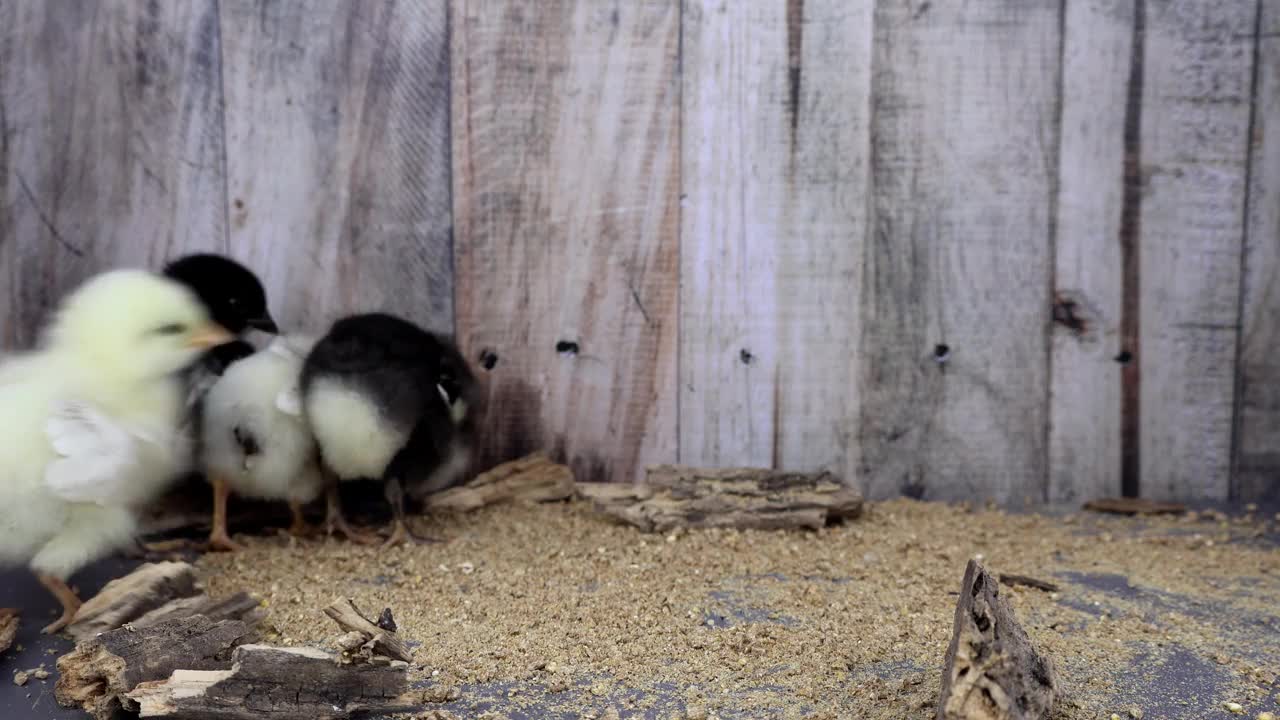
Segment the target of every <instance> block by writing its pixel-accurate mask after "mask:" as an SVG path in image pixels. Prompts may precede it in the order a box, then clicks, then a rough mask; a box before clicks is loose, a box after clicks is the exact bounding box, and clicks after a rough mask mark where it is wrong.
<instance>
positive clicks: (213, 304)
mask: <svg viewBox="0 0 1280 720" xmlns="http://www.w3.org/2000/svg"><path fill="white" fill-rule="evenodd" d="M163 273H164V275H165V277H168V278H170V279H172V280H175V281H177V282H179V283H182V284H183V285H185V286H187V287H188V288H189V289H190V290H191V291H192V292H193V293H195V294H196V297H198V298H199V299H200V302H201V303H203V304H204V306H205V309H206V310H207V311H208V312H209V315H210V316H211V317H212V318H213V321H214V322H216V323H217V324H218V325H220V326H222V327H224V328H226V329H227V330H229V331H230V332H231V333H233V334H235V335H236V336H243V335H244V333H245V332H247V331H248V330H249V329H251V328H252V329H256V330H261V331H263V332H267V333H271V334H276V333H278V332H279V328H278V327H277V326H276V322H275V320H274V319H272V317H271V312H270V310H269V309H268V307H267V292H266V290H265V289H263V287H262V281H260V280H259V279H258V276H257V275H255V274H254V273H253V271H252V270H250V269H249V268H247V267H245V266H244V265H241V264H240V263H238V262H236V261H235V260H232V259H231V258H229V257H226V256H223V255H216V254H213V253H194V254H191V255H184V256H182V257H180V258H178V259H176V260H173V261H172V262H170V263H169V264H168V265H166V266H165V267H164V270H163ZM254 350H255V348H254V347H253V345H251V344H249V343H248V342H245V341H244V340H235V341H233V342H230V343H226V344H223V345H220V346H218V347H216V348H213V349H211V350H210V351H209V352H207V353H205V354H204V355H203V356H201V357H200V358H199V359H198V360H197V361H196V362H194V363H192V364H191V366H190V367H189V368H187V369H186V371H185V372H184V380H183V382H184V385H185V387H186V410H185V412H184V418H183V423H182V433H183V435H184V436H185V437H187V438H189V445H188V447H189V450H188V451H187V452H186V453H184V454H185V456H186V458H187V462H186V463H185V467H184V469H186V470H192V469H195V468H197V467H198V466H199V458H200V455H201V449H200V438H201V437H202V435H203V433H202V431H201V428H200V419H201V417H203V412H202V410H201V403H202V402H203V400H204V397H205V394H206V393H208V391H209V388H211V387H213V384H214V383H215V382H217V380H218V378H219V377H220V376H221V375H222V373H223V372H225V371H226V369H227V368H228V367H229V366H230V365H231V364H232V363H235V362H237V361H238V360H242V359H244V358H247V357H249V356H250V355H252V354H253V353H254Z"/></svg>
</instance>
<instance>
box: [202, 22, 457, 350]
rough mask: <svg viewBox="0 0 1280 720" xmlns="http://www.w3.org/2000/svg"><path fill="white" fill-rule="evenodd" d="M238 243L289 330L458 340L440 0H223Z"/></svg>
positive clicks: (445, 38) (234, 240)
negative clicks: (331, 327)
mask: <svg viewBox="0 0 1280 720" xmlns="http://www.w3.org/2000/svg"><path fill="white" fill-rule="evenodd" d="M222 35H223V38H224V41H223V83H224V85H225V89H226V101H227V111H226V126H227V177H228V196H229V203H230V204H229V207H228V216H229V218H230V235H231V248H232V250H233V251H234V252H235V254H236V255H237V256H239V257H241V258H242V259H244V260H246V261H248V262H249V263H250V264H251V265H252V266H253V267H254V268H255V269H257V270H258V271H259V272H260V273H261V274H262V275H263V278H264V281H265V282H266V284H267V286H268V292H270V293H271V295H272V298H273V300H272V305H273V307H275V308H278V312H279V315H280V317H281V319H282V321H283V322H284V323H286V324H287V325H296V326H301V327H304V328H309V329H312V330H323V329H324V328H325V327H326V326H327V324H328V323H329V322H330V321H331V320H332V319H333V317H334V316H335V315H339V314H342V313H347V312H355V311H369V310H388V311H392V312H395V313H397V314H399V315H402V316H405V317H407V318H409V319H411V320H414V321H417V322H419V323H422V324H424V325H426V326H428V327H430V328H433V329H437V330H443V331H452V328H453V285H452V254H451V253H452V250H451V232H450V228H451V224H452V220H451V216H450V212H451V209H450V205H451V203H450V183H449V152H450V147H449V44H448V43H449V33H448V6H447V0H394V1H388V2H341V3H334V2H328V1H327V0H298V1H291V2H261V1H260V0H222Z"/></svg>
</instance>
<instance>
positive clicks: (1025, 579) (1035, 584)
mask: <svg viewBox="0 0 1280 720" xmlns="http://www.w3.org/2000/svg"><path fill="white" fill-rule="evenodd" d="M1000 582H1002V583H1004V584H1005V585H1024V586H1026V587H1030V588H1035V589H1037V590H1044V591H1045V592H1058V586H1057V585H1056V584H1055V583H1051V582H1049V581H1048V580H1041V579H1039V578H1033V577H1031V576H1030V575H1013V574H1010V573H1000Z"/></svg>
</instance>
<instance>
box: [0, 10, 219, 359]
mask: <svg viewBox="0 0 1280 720" xmlns="http://www.w3.org/2000/svg"><path fill="white" fill-rule="evenodd" d="M221 103H222V95H221V87H220V85H219V81H218V21H217V3H216V1H215V0H193V1H192V2H182V3H162V2H159V1H158V0H151V1H150V2H145V3H144V2H131V1H128V0H104V1H103V2H76V1H74V0H47V1H44V0H5V1H4V2H0V267H3V273H4V277H5V289H4V291H3V292H2V293H0V343H2V344H3V345H4V346H5V347H15V346H19V347H21V346H29V345H30V344H31V343H32V342H33V341H34V339H35V337H34V333H35V331H36V330H37V328H38V326H39V324H40V322H41V321H42V319H43V317H44V315H45V313H46V311H47V310H48V309H49V308H50V306H51V305H53V304H54V303H56V302H57V300H58V299H59V298H60V297H61V295H62V293H63V292H65V291H66V290H68V289H69V288H70V287H71V286H73V285H75V284H77V283H79V282H80V281H81V280H82V279H84V278H85V277H87V276H88V275H90V274H93V273H95V272H98V271H100V270H103V269H105V268H109V267H113V266H120V265H133V266H146V267H158V266H159V265H160V264H161V263H162V262H163V261H164V260H165V259H166V258H167V257H171V256H172V255H175V254H177V253H180V252H185V251H188V250H194V249H209V250H223V249H225V247H226V245H225V236H224V227H223V225H224V223H223V218H224V215H223V211H222V208H223V197H224V185H223V171H222V159H223V152H222V122H221V119H222V114H221V108H222V105H221Z"/></svg>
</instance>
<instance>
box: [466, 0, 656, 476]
mask: <svg viewBox="0 0 1280 720" xmlns="http://www.w3.org/2000/svg"><path fill="white" fill-rule="evenodd" d="M453 19H454V33H453V78H454V114H453V117H454V123H453V126H454V135H453V137H454V154H453V156H454V158H455V165H454V197H455V205H454V208H455V211H454V212H455V217H456V222H457V227H456V236H455V237H456V243H455V245H456V248H457V262H456V272H457V277H456V281H457V287H458V291H457V323H458V335H459V338H460V339H461V341H462V347H463V348H464V350H465V352H466V353H467V354H468V355H469V356H470V357H473V358H479V357H480V356H481V355H484V357H485V358H486V359H487V360H488V361H489V362H488V363H485V364H486V365H487V364H490V363H492V368H491V369H490V370H489V371H488V372H487V373H484V374H485V375H486V376H487V378H486V379H487V381H488V382H487V386H488V403H487V407H488V410H489V411H490V422H489V423H488V424H487V427H488V428H489V431H488V433H487V435H486V437H485V440H484V453H483V454H484V455H485V457H486V459H487V461H488V462H492V461H495V460H499V459H504V458H507V457H510V456H513V455H518V454H520V453H524V452H528V451H530V450H533V449H536V448H544V447H549V448H552V449H554V450H555V451H556V452H557V454H560V455H563V456H565V457H566V458H568V459H569V461H570V462H572V464H573V466H574V468H575V470H576V471H577V472H578V476H579V477H580V478H583V479H591V480H603V479H606V478H614V479H626V478H633V477H637V476H638V475H639V473H640V472H641V471H642V468H643V466H644V465H645V464H648V463H654V462H670V461H673V460H675V456H676V390H675V380H676V339H677V335H676V331H677V327H676V324H677V316H676V303H677V282H678V279H679V278H678V271H679V267H678V264H677V263H678V259H679V238H678V235H679V225H678V223H677V219H678V203H679V200H678V193H679V184H678V183H679V171H680V166H679V160H680V144H679V119H680V106H679V97H680V82H679V64H678V60H679V55H678V49H679V45H680V3H679V1H678V0H614V1H606V2H601V1H599V0H474V1H469V0H454V2H453Z"/></svg>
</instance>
